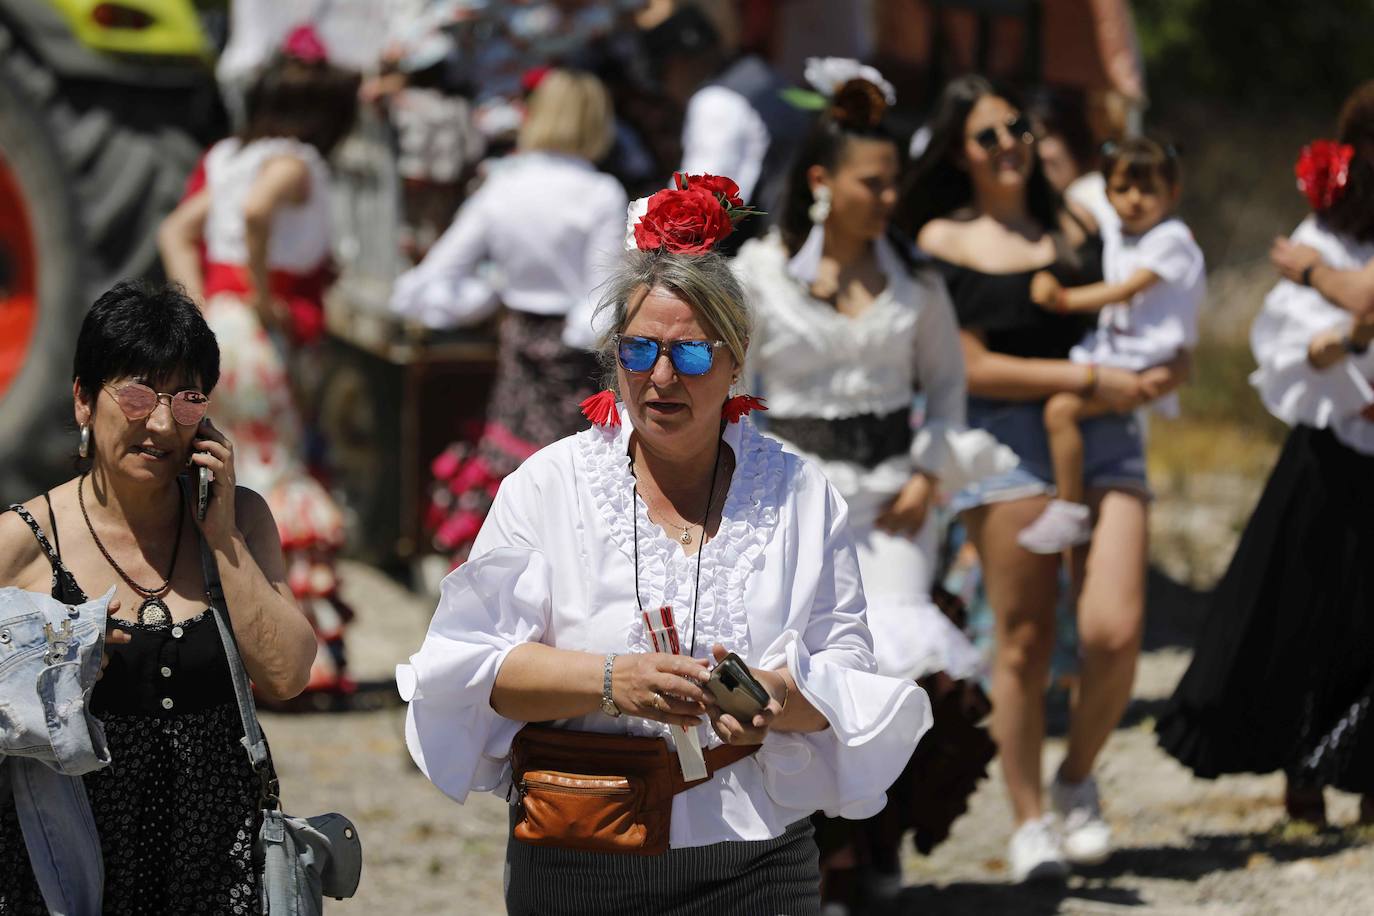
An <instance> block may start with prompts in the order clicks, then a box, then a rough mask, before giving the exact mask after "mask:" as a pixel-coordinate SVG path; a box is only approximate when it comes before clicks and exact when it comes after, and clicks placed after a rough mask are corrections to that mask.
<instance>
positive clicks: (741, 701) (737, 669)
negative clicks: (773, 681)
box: [706, 652, 771, 725]
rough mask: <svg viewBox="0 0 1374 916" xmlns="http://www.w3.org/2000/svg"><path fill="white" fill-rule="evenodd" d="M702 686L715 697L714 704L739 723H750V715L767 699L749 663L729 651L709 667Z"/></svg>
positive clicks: (761, 706) (766, 703)
mask: <svg viewBox="0 0 1374 916" xmlns="http://www.w3.org/2000/svg"><path fill="white" fill-rule="evenodd" d="M706 689H707V690H709V691H711V695H712V696H713V697H715V698H716V705H718V706H719V707H720V708H721V709H723V710H725V711H726V712H728V713H729V714H730V715H732V716H734V717H735V719H737V720H738V721H739V723H740V724H741V725H749V724H751V723H752V722H753V721H754V716H756V715H758V714H759V713H761V712H763V711H764V709H766V708H767V706H768V701H769V699H771V698H770V697H769V695H768V691H767V690H766V689H764V686H763V685H762V684H760V683H759V681H758V678H756V677H754V675H753V672H751V671H750V670H749V666H748V665H746V664H745V663H744V661H743V660H742V659H741V658H740V657H739V656H738V655H736V654H735V653H733V652H731V653H730V654H728V655H726V656H725V657H724V658H723V659H721V660H720V661H719V662H717V663H716V666H715V667H714V668H712V669H711V677H710V679H709V680H707V681H706Z"/></svg>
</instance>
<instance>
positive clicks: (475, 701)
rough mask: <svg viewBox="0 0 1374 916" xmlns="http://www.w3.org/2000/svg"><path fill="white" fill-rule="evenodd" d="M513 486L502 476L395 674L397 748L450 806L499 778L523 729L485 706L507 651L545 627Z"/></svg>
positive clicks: (532, 552) (545, 592)
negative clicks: (416, 647) (399, 723)
mask: <svg viewBox="0 0 1374 916" xmlns="http://www.w3.org/2000/svg"><path fill="white" fill-rule="evenodd" d="M522 484H524V481H523V480H522V479H521V477H520V475H519V474H518V473H517V474H516V475H512V476H511V477H509V478H507V479H506V480H505V482H504V483H503V485H502V487H501V490H500V491H499V492H498V493H497V497H496V502H495V503H494V505H493V506H492V510H491V514H490V515H489V516H488V518H487V522H486V523H485V524H484V525H483V526H482V532H481V533H480V534H479V535H478V538H477V542H476V543H475V544H474V545H473V557H472V558H471V559H469V560H468V561H467V562H466V563H464V564H463V565H462V566H460V567H459V568H458V569H456V570H454V571H453V572H452V573H450V574H449V575H448V577H447V578H445V579H444V583H443V589H442V593H441V597H440V599H439V607H438V609H437V610H435V612H434V618H433V620H432V621H431V622H430V626H429V632H428V633H427V634H426V635H425V641H424V643H423V644H422V645H421V646H420V651H419V652H417V653H415V654H414V655H412V656H411V657H410V663H409V664H405V665H398V666H397V668H396V685H397V687H398V689H399V690H400V693H401V697H402V699H404V700H405V701H406V702H407V703H409V704H410V708H409V710H408V711H407V713H406V729H405V735H406V747H407V748H408V749H409V750H410V754H411V756H412V757H413V758H414V759H415V763H416V765H418V766H419V768H420V770H421V771H422V772H423V773H424V774H425V775H426V776H427V777H429V780H430V781H431V782H433V783H434V784H435V785H436V786H438V787H439V789H441V790H442V791H443V792H444V793H445V794H446V795H449V796H451V797H452V798H454V799H456V800H457V801H460V802H461V801H464V800H465V799H466V798H467V795H468V793H469V792H470V791H472V790H474V789H475V790H477V791H488V790H492V789H496V788H499V787H500V786H501V785H502V784H504V782H505V780H506V778H507V773H508V768H509V764H508V761H507V758H508V757H509V755H510V745H511V740H512V739H513V738H514V737H515V733H516V732H518V731H519V730H520V728H521V727H522V726H523V725H524V723H523V722H517V721H514V720H512V719H506V718H504V717H502V716H500V715H498V714H497V713H496V711H495V710H494V709H492V707H491V690H492V686H493V685H494V684H495V682H496V675H497V672H499V671H500V670H501V664H502V663H503V662H504V661H505V659H506V656H507V655H508V654H509V653H510V651H511V650H512V649H514V648H515V647H516V646H519V645H521V644H523V643H527V642H534V641H537V640H538V639H539V638H540V637H541V636H542V635H543V634H544V631H545V629H546V628H547V626H548V622H549V615H550V607H551V605H550V594H551V585H550V572H549V565H548V563H547V561H546V560H545V557H544V555H543V553H542V552H541V551H540V550H539V549H538V548H537V546H535V543H534V541H535V539H534V537H533V536H532V530H531V528H530V526H528V525H527V524H526V523H525V521H524V518H522V514H521V513H519V512H518V511H517V510H516V508H515V505H514V504H515V503H517V502H518V501H520V500H519V496H520V495H521V494H517V493H515V492H513V491H515V490H518V489H520V487H521V485H522Z"/></svg>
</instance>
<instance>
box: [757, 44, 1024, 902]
mask: <svg viewBox="0 0 1374 916" xmlns="http://www.w3.org/2000/svg"><path fill="white" fill-rule="evenodd" d="M807 74H808V79H810V80H811V81H812V83H813V85H815V87H816V88H817V89H818V90H819V91H821V92H822V93H824V94H825V95H826V96H828V97H829V98H830V99H831V107H830V109H829V111H828V112H827V113H826V114H824V115H823V116H822V118H821V119H820V121H819V122H818V123H817V125H816V127H815V129H814V130H813V132H812V134H811V136H810V138H809V139H808V141H807V143H806V144H805V145H804V146H803V147H802V149H801V150H800V151H799V153H798V157H797V160H796V163H795V166H794V171H793V173H792V176H791V181H790V185H789V194H788V197H787V205H786V207H785V208H784V210H783V212H782V219H781V224H780V232H778V233H775V234H773V235H770V236H768V237H767V238H764V239H759V240H756V241H752V242H749V243H747V244H746V245H745V246H744V248H743V249H742V250H741V252H740V256H739V258H738V260H737V261H736V268H737V271H738V273H739V275H740V277H741V278H742V279H743V281H744V283H745V286H746V288H747V289H748V290H749V292H750V293H751V300H752V301H753V302H754V303H755V306H756V309H757V321H756V328H755V334H754V347H753V349H752V351H751V362H750V365H749V377H750V379H751V380H753V379H757V380H758V382H759V383H760V385H759V387H761V388H762V389H763V391H764V393H765V394H767V396H768V401H769V413H768V418H769V431H770V432H771V433H772V434H773V435H776V436H777V437H778V438H780V439H782V440H783V441H784V442H785V443H787V444H788V446H789V447H791V448H793V449H795V450H797V451H799V452H801V453H803V454H805V455H806V456H807V457H808V458H811V459H812V460H814V461H816V462H817V463H818V464H819V465H820V466H821V467H822V468H823V469H824V471H825V473H826V476H827V477H828V478H829V479H830V481H831V483H833V484H834V485H835V487H836V488H837V489H838V490H839V491H840V494H841V495H842V496H843V497H844V499H845V502H846V503H847V504H848V506H849V513H850V515H849V523H850V528H851V530H852V531H853V534H854V541H855V547H856V548H857V551H858V559H859V568H860V570H861V571H862V573H863V580H864V592H865V594H866V595H867V598H868V608H869V623H870V626H871V627H872V629H873V642H874V649H875V652H876V654H877V658H878V670H879V671H880V672H881V673H883V674H886V675H890V676H893V677H901V678H908V679H911V680H920V681H921V683H922V684H923V685H925V686H926V689H927V690H930V691H931V692H932V697H933V699H935V700H936V703H937V705H936V724H935V728H934V730H933V731H932V733H931V735H930V736H929V737H927V738H926V739H925V740H924V742H923V743H922V746H921V748H920V749H918V751H917V753H916V755H915V757H913V759H912V763H911V766H910V767H908V770H907V773H906V775H904V776H903V778H902V779H901V780H900V781H899V782H898V783H897V785H896V786H894V787H893V789H892V791H891V792H890V793H889V797H890V798H891V802H890V803H889V805H888V806H887V809H886V810H885V811H884V812H883V813H882V815H881V816H879V817H877V818H874V819H873V820H871V821H870V822H867V823H865V824H863V825H860V826H857V827H852V826H849V825H846V824H842V823H840V822H837V821H831V820H829V819H827V820H826V821H825V822H823V823H822V824H821V825H820V830H821V833H822V838H823V842H822V844H821V850H822V854H823V856H825V858H824V859H823V861H822V865H823V867H824V868H825V872H826V879H827V880H826V888H827V896H828V897H829V898H830V901H829V902H833V903H836V904H852V903H854V901H853V900H849V899H847V897H848V896H849V894H850V892H852V891H856V890H857V887H856V882H854V881H853V880H851V879H850V877H849V875H848V874H847V873H848V872H849V871H850V870H851V866H850V865H848V864H842V863H850V862H856V863H857V866H858V868H859V869H861V870H862V872H863V873H865V874H866V875H867V876H868V877H869V878H871V880H870V882H869V883H870V884H871V885H872V887H871V888H870V894H871V893H873V892H878V893H880V894H881V893H883V892H884V891H892V892H895V890H896V889H898V888H900V886H901V882H900V868H899V862H898V851H899V849H900V840H901V837H902V834H903V832H904V831H905V830H906V829H907V828H909V827H914V828H915V829H916V843H917V846H918V847H919V848H920V849H921V850H922V851H925V852H929V851H930V850H931V849H932V848H933V847H934V845H935V844H937V843H939V842H940V841H941V840H943V839H944V838H945V836H946V835H947V834H948V831H949V827H950V824H951V823H952V822H953V820H954V819H955V818H956V817H958V816H959V815H960V814H961V813H962V812H963V810H964V801H965V799H967V798H968V796H969V795H971V794H972V792H973V789H974V787H975V786H976V784H977V780H978V779H979V778H980V777H981V776H982V775H983V772H984V768H985V766H986V764H987V762H988V761H989V760H990V759H991V757H992V754H993V746H992V742H991V739H990V738H989V737H988V735H987V733H986V731H985V730H983V729H982V728H979V727H978V722H979V720H980V719H981V718H982V717H983V716H984V715H985V714H986V712H987V709H988V705H987V701H986V698H985V697H983V695H982V693H981V691H980V690H979V688H978V687H977V685H976V675H977V674H978V672H979V669H980V667H981V658H980V655H979V653H978V652H977V651H976V650H975V649H974V647H973V645H972V644H971V643H970V642H969V640H968V639H967V638H966V637H965V636H964V634H963V633H962V632H961V631H960V630H959V629H958V628H957V627H956V626H955V625H954V624H953V623H952V622H951V621H950V619H949V618H947V617H946V616H945V615H944V614H942V613H941V611H940V610H939V609H937V607H936V605H935V603H934V601H933V599H932V596H931V590H932V586H933V584H934V576H935V567H936V562H937V555H938V525H937V523H936V519H935V517H934V511H933V509H934V503H935V499H936V496H937V494H938V491H939V489H940V488H945V489H950V488H951V487H952V488H953V489H955V490H957V489H958V488H959V487H960V486H962V485H963V484H964V483H966V482H968V481H970V480H972V479H975V478H976V477H977V475H978V474H980V473H988V472H990V471H993V470H996V469H997V468H998V466H999V463H1005V464H1007V465H1008V466H1009V465H1010V464H1012V463H1014V461H1013V460H1012V459H1011V458H1010V456H1009V454H1006V450H1005V449H1003V448H1002V447H1001V446H999V445H998V444H997V443H996V441H995V440H993V439H992V437H991V436H988V435H987V434H986V433H970V432H969V431H967V430H966V429H964V428H963V427H964V400H965V391H964V364H963V360H962V358H961V357H960V352H959V334H958V326H957V325H956V323H955V320H954V311H953V308H952V306H951V305H950V302H949V297H948V294H947V293H946V292H945V288H944V283H943V282H942V281H941V280H940V279H939V277H938V276H936V275H935V274H933V272H931V271H929V270H920V269H914V267H913V265H912V263H911V257H910V255H909V254H907V253H905V249H906V248H907V247H908V246H906V244H905V243H904V242H902V241H901V240H899V239H896V238H890V237H889V235H888V221H889V218H890V216H891V214H892V211H893V208H894V206H895V205H896V202H897V178H898V172H899V167H900V157H899V154H898V145H897V143H896V140H895V138H894V136H893V135H892V134H890V133H888V132H887V131H886V130H885V127H884V125H883V112H884V110H885V108H886V107H887V104H888V103H889V102H890V101H891V100H892V99H891V95H892V89H891V87H890V86H888V85H887V83H886V82H885V81H884V80H883V79H882V77H881V76H880V75H879V74H878V73H877V71H875V70H873V69H872V68H870V67H861V66H859V65H858V64H857V63H855V62H853V61H843V60H837V59H834V58H829V59H826V60H814V59H813V60H812V61H810V62H809V63H808V67H807ZM917 391H920V392H921V394H923V395H924V399H925V402H924V403H925V406H924V416H923V419H922V422H921V425H920V428H919V429H918V430H916V431H915V432H914V433H913V424H912V421H913V413H912V404H913V396H914V395H915V393H916V392H917ZM927 679H929V680H927ZM940 697H943V698H947V699H948V700H949V705H948V707H945V706H942V705H940V700H939V699H936V698H940ZM946 709H948V714H947V715H946V714H945V713H946ZM932 753H933V754H936V755H937V756H940V757H942V758H943V759H944V760H946V761H948V760H953V761H955V764H954V765H953V766H943V767H942V768H941V769H940V773H941V774H943V775H942V776H940V775H937V773H936V772H935V771H933V770H927V769H925V768H924V767H923V763H922V761H923V759H924V758H925V757H926V755H928V754H932ZM832 866H833V867H832Z"/></svg>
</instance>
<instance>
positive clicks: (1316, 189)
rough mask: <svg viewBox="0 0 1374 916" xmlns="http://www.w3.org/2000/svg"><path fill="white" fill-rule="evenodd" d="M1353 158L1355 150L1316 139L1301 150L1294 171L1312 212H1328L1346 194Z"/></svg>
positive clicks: (1351, 147) (1329, 141)
mask: <svg viewBox="0 0 1374 916" xmlns="http://www.w3.org/2000/svg"><path fill="white" fill-rule="evenodd" d="M1354 156H1355V147H1353V146H1351V145H1350V144H1348V143H1337V142H1336V141H1334V140H1313V141H1312V142H1311V143H1309V144H1307V145H1306V146H1304V147H1303V148H1302V152H1301V153H1299V154H1298V162H1297V165H1295V166H1294V167H1293V171H1294V172H1295V173H1296V174H1297V176H1298V190H1299V191H1302V192H1303V193H1304V194H1306V195H1307V202H1308V203H1310V204H1311V205H1312V209H1313V210H1317V211H1321V210H1326V209H1329V208H1330V207H1331V205H1332V204H1334V203H1335V202H1336V201H1338V200H1340V199H1341V197H1342V196H1343V195H1344V194H1345V185H1346V182H1347V181H1349V179H1350V160H1351V159H1353V158H1354Z"/></svg>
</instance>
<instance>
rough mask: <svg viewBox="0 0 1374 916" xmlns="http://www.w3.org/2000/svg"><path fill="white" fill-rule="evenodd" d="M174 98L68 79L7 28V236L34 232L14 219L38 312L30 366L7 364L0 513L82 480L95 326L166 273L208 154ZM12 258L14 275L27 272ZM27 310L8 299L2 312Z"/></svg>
mask: <svg viewBox="0 0 1374 916" xmlns="http://www.w3.org/2000/svg"><path fill="white" fill-rule="evenodd" d="M180 92H181V95H182V96H189V95H190V93H189V92H188V91H186V90H181V91H180ZM169 101H172V100H171V99H169V98H167V91H166V90H146V91H145V90H143V89H141V88H139V87H128V86H120V85H117V84H113V83H100V82H95V81H82V82H77V81H63V80H62V79H60V78H59V77H58V76H57V75H55V74H53V73H52V72H51V71H50V70H49V69H47V68H46V67H45V66H44V65H43V64H42V63H41V62H40V61H39V59H38V58H37V57H36V56H35V55H33V54H32V53H30V52H29V51H28V49H26V48H25V47H23V46H22V45H21V44H20V43H19V42H18V41H16V40H15V39H14V37H13V35H12V34H11V33H9V32H8V31H6V30H4V28H3V27H0V172H4V171H6V170H7V171H8V175H4V174H0V184H2V183H3V181H4V180H5V179H6V178H8V180H9V182H10V184H11V186H12V187H14V186H17V188H18V196H19V197H20V198H21V199H22V202H23V207H22V210H23V212H21V213H19V214H17V215H16V214H15V213H13V212H9V213H0V226H3V223H4V221H11V223H10V225H9V227H8V228H9V229H10V230H16V229H17V231H18V232H20V233H22V231H23V228H24V227H23V226H22V225H20V226H16V224H15V223H14V222H13V221H15V220H23V221H26V222H27V230H28V234H29V236H30V238H31V241H32V246H31V250H30V252H29V253H30V257H31V261H32V263H31V264H30V265H29V266H28V269H29V271H30V273H31V276H32V277H33V284H32V292H33V304H32V309H33V312H34V314H33V315H32V321H30V322H27V328H28V340H27V342H26V344H25V343H22V342H16V341H10V342H9V345H10V349H9V350H8V351H7V352H8V353H9V354H10V355H9V356H8V357H6V358H8V359H9V360H10V361H11V362H15V361H17V363H18V365H17V366H15V365H10V366H8V367H6V366H0V505H3V504H8V503H10V502H14V501H18V500H23V499H28V498H29V497H31V496H32V495H33V494H34V493H36V492H40V491H42V490H44V489H46V488H48V487H50V486H52V485H54V484H55V483H57V482H59V481H60V480H62V479H64V478H66V477H69V476H70V475H71V473H72V470H73V462H72V459H73V458H74V457H75V454H76V427H75V421H74V418H73V415H72V387H71V386H72V357H73V354H74V352H75V348H76V337H77V332H78V330H79V329H80V327H81V321H82V319H83V318H84V316H85V314H86V311H87V309H89V308H90V305H91V303H93V302H94V301H95V300H96V299H97V298H98V297H99V296H100V294H101V293H103V292H104V291H105V290H106V289H108V288H109V287H110V286H111V285H113V284H114V283H115V282H116V281H118V280H122V279H126V278H139V277H144V276H148V275H150V274H155V273H157V271H158V261H157V226H158V223H159V221H160V220H161V219H162V217H163V216H164V215H165V214H166V213H168V212H169V211H170V210H171V209H172V208H173V207H174V206H175V205H176V203H177V201H178V200H179V199H180V197H181V194H182V189H183V187H184V183H185V180H186V177H187V175H189V174H190V172H191V170H192V168H194V166H195V163H196V160H197V158H198V156H199V155H200V150H201V144H200V143H199V142H197V140H195V139H193V138H192V137H191V136H190V135H189V134H188V133H187V132H186V131H185V130H184V129H182V128H181V127H178V126H175V125H176V124H177V123H178V120H179V119H180V118H181V117H184V116H185V114H186V109H187V107H188V106H187V105H185V104H167V103H168V102H169ZM179 101H184V100H179ZM183 123H184V122H183ZM2 238H3V235H2V234H0V239H2ZM6 254H7V253H6V252H5V251H3V250H0V271H3V273H4V274H5V275H9V276H11V277H13V276H22V275H23V273H24V270H23V269H22V268H23V265H14V264H10V265H8V266H6V265H5V264H4V263H3V261H4V258H5V256H6ZM9 255H10V257H11V258H12V257H13V256H14V255H13V252H9ZM13 304H14V303H13V302H7V300H6V298H5V294H4V292H3V291H0V309H5V308H7V307H10V306H12V305H13ZM16 351H18V352H19V353H22V356H16V355H15V353H16ZM6 370H8V371H6Z"/></svg>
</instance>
